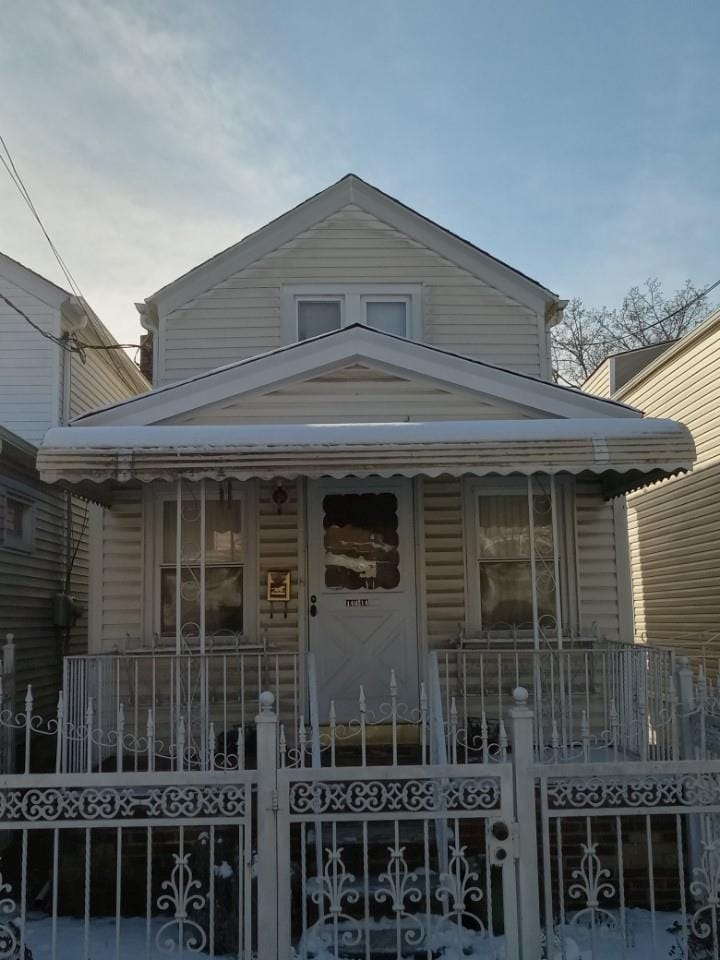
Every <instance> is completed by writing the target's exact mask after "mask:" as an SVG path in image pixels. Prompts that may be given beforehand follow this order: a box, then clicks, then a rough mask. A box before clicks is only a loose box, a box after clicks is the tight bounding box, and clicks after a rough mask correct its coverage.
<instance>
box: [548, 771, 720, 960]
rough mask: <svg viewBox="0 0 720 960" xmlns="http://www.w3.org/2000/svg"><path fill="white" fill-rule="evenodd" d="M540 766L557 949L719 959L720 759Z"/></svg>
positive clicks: (551, 934) (558, 952) (551, 928)
mask: <svg viewBox="0 0 720 960" xmlns="http://www.w3.org/2000/svg"><path fill="white" fill-rule="evenodd" d="M535 773H536V776H537V778H538V781H539V786H540V794H539V795H540V820H541V824H542V851H543V856H542V864H543V867H542V873H543V876H542V878H541V883H542V888H543V896H544V910H543V913H544V917H543V920H544V928H545V931H546V937H545V939H546V941H547V944H546V948H545V949H546V953H545V956H546V957H562V958H565V957H570V956H585V955H588V956H611V955H612V956H618V957H627V958H633V957H636V956H640V955H648V956H653V957H658V958H673V960H680V958H685V960H718V958H720V854H719V852H718V851H720V833H719V832H718V823H720V762H719V761H716V760H705V761H659V762H648V761H645V762H625V763H618V764H608V763H596V764H585V763H571V764H557V765H553V766H546V765H538V766H537V767H536V771H535ZM642 950H645V951H646V954H641V952H640V951H642ZM553 951H554V952H553ZM583 951H587V954H586V953H583Z"/></svg>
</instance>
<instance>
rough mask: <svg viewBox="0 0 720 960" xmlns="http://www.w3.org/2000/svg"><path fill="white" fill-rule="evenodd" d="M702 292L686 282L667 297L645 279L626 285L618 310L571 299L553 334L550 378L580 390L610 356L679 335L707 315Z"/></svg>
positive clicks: (655, 281) (653, 281)
mask: <svg viewBox="0 0 720 960" xmlns="http://www.w3.org/2000/svg"><path fill="white" fill-rule="evenodd" d="M702 289H703V288H702V287H697V286H696V285H695V284H694V283H693V282H692V281H691V280H686V281H685V283H684V284H683V286H682V287H680V289H679V290H676V291H675V293H674V294H672V296H671V297H669V298H667V299H666V298H665V296H664V295H663V291H662V284H661V283H660V281H659V280H658V279H657V277H650V278H648V279H647V280H646V281H645V284H644V286H643V287H642V288H641V287H631V289H630V290H628V292H627V294H626V295H625V296H624V297H623V301H622V304H621V305H620V306H619V307H586V306H585V304H584V303H583V301H582V300H581V299H580V298H579V297H575V298H574V299H572V300H570V301H569V303H568V305H567V307H566V308H565V313H564V316H563V320H562V322H561V323H559V324H558V325H557V327H555V329H554V330H553V338H552V350H553V370H554V374H555V379H556V380H557V381H558V382H560V383H570V384H573V385H576V386H579V385H580V384H581V383H582V382H583V381H584V380H586V379H587V378H588V377H589V376H590V374H591V373H592V372H593V370H595V368H596V367H598V366H599V365H600V364H601V363H602V361H603V360H605V358H606V357H609V356H610V355H611V354H613V353H621V352H623V351H624V350H634V349H637V348H638V347H647V346H650V345H651V344H654V343H662V342H663V341H665V340H675V339H677V338H678V337H681V336H682V335H683V334H684V333H687V332H688V330H691V329H692V328H693V327H694V326H696V325H697V324H698V323H699V322H700V321H701V320H702V319H703V318H704V317H705V316H706V315H707V312H708V302H707V301H708V298H707V297H701V298H700V299H696V298H697V297H698V296H699V295H700V294H701V293H702ZM671 315H672V316H671Z"/></svg>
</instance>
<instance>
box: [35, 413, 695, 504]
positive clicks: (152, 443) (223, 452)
mask: <svg viewBox="0 0 720 960" xmlns="http://www.w3.org/2000/svg"><path fill="white" fill-rule="evenodd" d="M694 459H695V447H694V444H693V441H692V437H691V436H690V433H689V431H688V430H687V428H686V427H685V426H683V425H682V424H679V423H675V422H674V421H672V420H653V419H640V418H618V419H609V418H605V419H568V420H561V419H554V420H521V421H518V420H503V421H476V420H471V421H435V422H432V423H371V424H367V423H365V424H363V423H352V424H277V425H264V426H257V425H252V426H247V425H243V426H223V427H216V426H215V427H214V426H203V427H197V426H164V427H155V426H140V427H60V428H57V429H54V430H50V431H49V432H48V433H47V435H46V437H45V440H44V441H43V444H42V446H41V448H40V451H39V454H38V469H39V470H40V474H41V477H42V479H43V480H45V481H46V482H48V483H56V482H65V483H68V482H69V483H82V482H88V481H91V482H93V483H96V484H101V483H107V482H108V481H111V482H116V483H117V482H120V483H127V482H129V481H132V480H141V481H150V480H172V479H177V478H179V477H182V478H184V479H189V480H199V479H202V478H206V479H213V480H222V479H226V478H229V477H232V478H235V479H238V480H248V479H252V478H260V479H273V478H276V477H284V478H286V479H293V478H295V477H338V478H339V477H368V476H383V477H389V476H405V477H412V476H420V475H423V476H432V477H434V476H441V475H452V476H459V475H462V474H471V475H474V476H486V475H490V474H496V475H497V474H500V475H504V474H512V473H520V474H533V473H550V474H554V473H571V474H584V473H592V474H598V475H607V476H608V477H610V478H611V484H610V487H611V489H612V492H613V493H621V492H625V491H627V490H632V489H635V488H637V487H639V486H642V485H644V484H646V483H648V482H650V481H652V480H657V479H659V478H661V477H663V476H668V475H670V474H673V473H677V472H679V471H684V470H688V469H690V467H691V466H692V464H693V461H694ZM610 487H609V488H610Z"/></svg>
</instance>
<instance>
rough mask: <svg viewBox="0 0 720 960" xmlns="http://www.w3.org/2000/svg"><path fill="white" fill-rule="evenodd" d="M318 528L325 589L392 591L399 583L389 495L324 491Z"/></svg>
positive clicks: (395, 530) (394, 520) (394, 502)
mask: <svg viewBox="0 0 720 960" xmlns="http://www.w3.org/2000/svg"><path fill="white" fill-rule="evenodd" d="M323 527H324V541H323V542H324V547H325V561H324V562H325V586H326V587H330V588H334V589H337V590H392V589H394V588H395V587H397V586H398V585H399V584H400V549H399V547H400V538H399V536H398V502H397V497H396V496H395V494H393V493H333V494H328V495H327V496H326V497H325V498H324V499H323Z"/></svg>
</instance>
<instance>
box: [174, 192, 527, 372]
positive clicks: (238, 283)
mask: <svg viewBox="0 0 720 960" xmlns="http://www.w3.org/2000/svg"><path fill="white" fill-rule="evenodd" d="M313 282H315V283H326V284H331V283H336V284H342V283H345V284H367V285H368V286H369V287H374V286H377V285H378V284H393V285H397V286H401V285H403V284H404V285H412V284H416V285H417V284H422V285H423V294H422V314H423V330H422V335H421V337H420V339H424V340H425V341H426V342H427V343H431V344H435V345H437V346H440V347H443V348H444V349H447V350H450V351H452V352H455V353H463V354H468V355H470V356H477V357H479V358H481V359H483V360H486V361H488V362H490V363H495V364H498V365H500V366H504V367H508V368H509V369H513V370H517V371H520V372H522V373H530V374H534V375H539V374H540V373H541V371H542V368H543V363H542V359H541V352H542V354H543V355H544V352H545V349H546V344H545V336H544V321H543V320H542V318H539V317H538V316H537V314H535V313H533V312H532V311H531V310H529V309H528V308H526V307H523V306H521V305H519V304H518V303H516V302H515V301H513V300H512V299H511V298H509V297H508V296H506V295H505V294H503V293H501V292H500V291H499V290H496V289H495V288H493V287H490V286H488V285H487V284H485V283H483V282H482V281H481V280H479V279H477V278H476V277H474V276H472V275H471V274H470V273H468V272H467V271H465V270H463V269H461V268H460V267H457V266H456V265H455V264H453V263H451V262H450V261H448V260H445V259H444V258H443V257H441V256H440V255H438V254H437V253H435V252H433V251H432V250H429V249H428V248H426V247H424V246H422V245H421V244H419V243H417V242H416V241H414V240H412V239H410V238H409V237H407V236H405V235H404V234H402V233H400V232H399V231H397V230H395V229H393V228H392V227H389V226H388V225H387V224H385V223H382V222H381V221H380V220H378V219H377V218H375V217H373V216H371V215H370V214H367V213H365V212H364V211H363V210H361V209H360V208H359V207H357V206H354V205H349V206H347V207H344V208H343V209H342V210H340V211H338V212H337V213H336V214H333V215H332V216H330V217H328V218H327V219H326V220H324V221H323V222H322V223H320V224H318V225H317V226H315V227H313V228H311V229H310V230H307V231H305V232H304V233H302V234H300V235H298V236H297V237H296V238H295V239H294V240H292V241H290V242H289V243H286V244H284V245H283V246H281V247H280V248H279V249H278V250H276V251H274V252H273V253H271V254H268V255H267V256H265V257H263V258H261V259H260V260H258V261H257V262H256V263H254V264H252V265H251V266H249V267H247V268H245V269H244V270H242V271H240V272H239V273H237V274H235V275H234V276H232V277H230V278H229V279H228V280H226V281H224V282H223V283H221V284H219V285H217V286H216V287H214V288H213V289H211V290H209V291H208V292H207V293H205V294H203V295H202V296H200V297H198V298H197V299H196V300H194V301H192V302H190V303H189V304H187V305H186V306H184V307H182V308H179V309H176V310H174V311H173V312H171V313H170V315H169V316H168V317H166V318H164V319H162V321H161V334H160V356H159V376H158V384H157V385H158V386H160V385H162V384H165V383H170V382H173V381H176V380H181V379H184V378H185V377H190V376H193V375H194V374H197V373H200V372H202V371H204V370H209V369H212V368H213V367H217V366H220V365H221V364H225V363H229V362H231V361H233V360H239V359H242V358H245V357H250V356H254V355H256V354H259V353H264V352H266V351H268V350H272V349H275V348H277V347H279V346H281V344H282V342H283V338H282V332H281V297H282V289H283V285H287V284H295V285H297V284H308V283H313ZM541 330H542V336H541Z"/></svg>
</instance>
